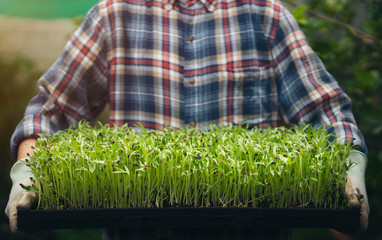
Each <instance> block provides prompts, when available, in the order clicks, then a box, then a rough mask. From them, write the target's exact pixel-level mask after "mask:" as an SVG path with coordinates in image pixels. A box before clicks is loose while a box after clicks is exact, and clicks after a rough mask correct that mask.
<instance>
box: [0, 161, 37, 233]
mask: <svg viewBox="0 0 382 240" xmlns="http://www.w3.org/2000/svg"><path fill="white" fill-rule="evenodd" d="M10 176H11V179H12V189H11V193H10V194H9V200H8V204H7V207H6V208H5V214H6V215H7V216H8V218H9V226H10V228H11V231H12V232H16V231H17V211H18V210H20V209H30V208H31V206H32V205H33V204H34V203H35V202H36V200H37V194H36V193H35V192H28V191H27V190H25V189H23V188H22V187H21V185H20V184H22V185H25V186H28V185H31V184H32V182H31V178H33V177H34V176H33V174H32V172H31V169H30V168H29V167H28V166H26V162H25V159H23V160H19V161H17V162H16V163H15V164H14V165H13V167H12V169H11V173H10Z"/></svg>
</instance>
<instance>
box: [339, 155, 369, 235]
mask: <svg viewBox="0 0 382 240" xmlns="http://www.w3.org/2000/svg"><path fill="white" fill-rule="evenodd" d="M348 161H350V162H352V163H353V165H352V167H351V168H350V169H349V170H348V172H347V174H348V176H347V183H346V186H345V197H346V200H347V201H348V203H349V204H350V205H351V206H352V207H355V208H360V213H361V216H360V217H361V219H360V227H361V229H360V230H366V229H367V225H368V221H369V212H370V208H369V202H368V199H367V194H366V186H365V170H366V165H367V157H366V155H365V154H363V153H362V152H360V151H356V150H352V151H350V155H349V159H348Z"/></svg>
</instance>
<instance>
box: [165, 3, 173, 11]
mask: <svg viewBox="0 0 382 240" xmlns="http://www.w3.org/2000/svg"><path fill="white" fill-rule="evenodd" d="M164 9H166V10H167V11H170V10H171V9H172V4H171V3H166V5H164Z"/></svg>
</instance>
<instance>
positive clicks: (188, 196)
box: [24, 123, 351, 209]
mask: <svg viewBox="0 0 382 240" xmlns="http://www.w3.org/2000/svg"><path fill="white" fill-rule="evenodd" d="M137 130H138V132H140V133H137V131H136V130H134V129H133V128H132V127H129V126H127V125H124V126H122V127H109V126H108V125H100V126H99V128H93V127H90V126H89V124H87V123H80V124H79V126H78V128H77V129H68V130H65V131H60V132H58V133H56V134H54V135H53V136H41V137H40V138H39V139H38V141H37V144H36V147H34V155H32V156H31V157H30V160H29V161H28V163H27V166H30V168H31V170H32V172H33V175H34V176H35V177H36V180H34V186H26V187H24V189H26V190H28V191H36V192H37V193H38V194H39V208H42V209H67V208H75V209H76V208H126V207H133V208H134V207H166V206H172V207H176V206H193V207H278V208H290V207H315V208H343V207H346V205H347V204H346V201H345V199H344V196H343V191H344V186H345V183H346V171H347V170H348V168H349V166H350V164H351V163H348V162H347V161H346V159H347V157H348V155H349V151H350V147H351V146H350V144H342V143H340V142H339V141H338V142H337V141H334V142H332V143H330V142H329V138H330V137H331V135H330V134H328V133H327V131H326V130H325V129H324V128H320V129H318V130H314V129H313V128H312V127H311V126H309V125H306V126H303V127H297V126H296V127H293V128H291V129H287V128H285V127H279V128H269V129H259V128H253V129H251V130H249V129H247V128H243V127H240V126H239V127H233V126H228V127H219V128H218V127H216V126H211V129H210V131H196V130H194V129H192V128H190V129H185V130H182V129H178V130H175V129H172V128H165V129H163V130H161V131H147V130H145V129H144V128H143V127H142V126H141V125H140V126H138V127H137Z"/></svg>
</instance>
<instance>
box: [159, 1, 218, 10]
mask: <svg viewBox="0 0 382 240" xmlns="http://www.w3.org/2000/svg"><path fill="white" fill-rule="evenodd" d="M176 1H182V2H184V3H186V4H190V5H193V4H195V3H196V2H201V3H203V4H204V6H205V7H206V9H207V11H209V12H213V11H214V10H215V7H216V4H217V0H163V1H162V2H163V8H164V9H166V10H167V11H170V10H171V9H173V7H174V4H175V2H176Z"/></svg>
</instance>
